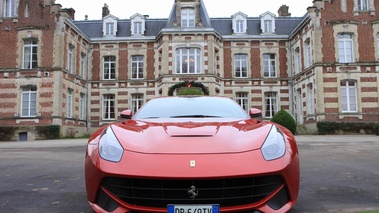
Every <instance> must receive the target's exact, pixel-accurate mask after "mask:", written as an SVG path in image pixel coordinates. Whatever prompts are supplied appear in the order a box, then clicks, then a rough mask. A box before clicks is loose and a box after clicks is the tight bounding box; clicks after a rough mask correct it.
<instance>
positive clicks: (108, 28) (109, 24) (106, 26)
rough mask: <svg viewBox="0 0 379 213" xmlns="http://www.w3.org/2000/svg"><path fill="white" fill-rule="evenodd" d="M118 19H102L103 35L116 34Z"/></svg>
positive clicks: (111, 16) (108, 16) (106, 17)
mask: <svg viewBox="0 0 379 213" xmlns="http://www.w3.org/2000/svg"><path fill="white" fill-rule="evenodd" d="M117 20H118V18H117V17H115V16H113V15H107V16H105V17H104V18H103V35H104V36H115V35H116V33H117Z"/></svg>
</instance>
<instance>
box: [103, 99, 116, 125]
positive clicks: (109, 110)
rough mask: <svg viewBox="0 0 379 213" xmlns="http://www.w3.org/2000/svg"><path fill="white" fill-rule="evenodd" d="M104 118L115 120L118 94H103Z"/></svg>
mask: <svg viewBox="0 0 379 213" xmlns="http://www.w3.org/2000/svg"><path fill="white" fill-rule="evenodd" d="M102 98H103V100H102V113H101V115H102V119H103V120H115V119H116V105H115V104H116V95H115V94H104V95H103V96H102Z"/></svg>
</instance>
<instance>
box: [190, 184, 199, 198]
mask: <svg viewBox="0 0 379 213" xmlns="http://www.w3.org/2000/svg"><path fill="white" fill-rule="evenodd" d="M187 193H188V194H189V195H190V198H191V199H192V200H195V198H196V196H197V195H198V194H199V191H198V190H197V189H196V187H195V186H191V187H190V188H189V189H188V191H187Z"/></svg>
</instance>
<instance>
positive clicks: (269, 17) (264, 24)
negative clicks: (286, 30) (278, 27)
mask: <svg viewBox="0 0 379 213" xmlns="http://www.w3.org/2000/svg"><path fill="white" fill-rule="evenodd" d="M260 17H261V30H262V33H264V34H273V33H275V15H274V14H273V13H270V12H266V13H263V14H262V15H261V16H260Z"/></svg>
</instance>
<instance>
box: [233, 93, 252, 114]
mask: <svg viewBox="0 0 379 213" xmlns="http://www.w3.org/2000/svg"><path fill="white" fill-rule="evenodd" d="M236 102H237V103H238V104H239V105H240V106H241V107H242V108H243V109H244V110H245V111H246V112H248V111H249V99H248V93H247V92H237V93H236Z"/></svg>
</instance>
